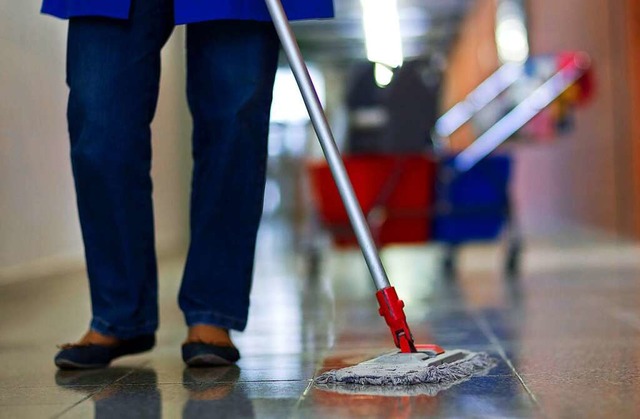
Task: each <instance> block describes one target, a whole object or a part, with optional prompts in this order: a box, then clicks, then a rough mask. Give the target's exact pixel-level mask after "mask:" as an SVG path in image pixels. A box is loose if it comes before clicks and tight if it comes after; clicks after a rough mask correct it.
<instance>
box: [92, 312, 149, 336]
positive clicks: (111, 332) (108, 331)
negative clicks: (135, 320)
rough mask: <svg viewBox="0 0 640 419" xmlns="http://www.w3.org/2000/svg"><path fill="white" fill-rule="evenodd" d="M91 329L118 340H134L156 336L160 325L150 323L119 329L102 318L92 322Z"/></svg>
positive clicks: (94, 319)
mask: <svg viewBox="0 0 640 419" xmlns="http://www.w3.org/2000/svg"><path fill="white" fill-rule="evenodd" d="M91 329H93V330H95V331H96V332H98V333H102V334H103V335H107V336H113V337H116V338H118V339H132V338H135V337H138V336H142V335H153V334H155V332H156V330H157V329H158V323H157V322H150V323H145V324H142V325H140V326H136V327H117V326H114V325H112V324H109V323H108V322H106V321H104V320H102V319H100V318H96V317H94V318H93V319H92V320H91Z"/></svg>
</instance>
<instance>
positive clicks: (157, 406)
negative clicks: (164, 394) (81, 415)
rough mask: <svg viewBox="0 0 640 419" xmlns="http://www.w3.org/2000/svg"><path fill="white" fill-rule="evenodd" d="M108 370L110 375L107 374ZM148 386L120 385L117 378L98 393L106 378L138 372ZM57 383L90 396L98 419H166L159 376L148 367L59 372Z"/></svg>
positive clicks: (95, 416)
mask: <svg viewBox="0 0 640 419" xmlns="http://www.w3.org/2000/svg"><path fill="white" fill-rule="evenodd" d="M107 371H108V372H107ZM134 372H135V374H136V375H137V376H139V377H140V378H141V379H143V380H144V382H145V383H146V384H144V385H140V386H127V385H119V384H118V381H119V379H117V380H116V381H114V382H113V383H111V384H110V385H107V386H104V387H103V388H101V389H100V390H98V391H95V389H94V387H93V386H94V385H95V383H96V382H99V381H101V380H104V377H105V375H120V374H121V375H122V377H126V376H127V375H129V374H132V373H134ZM56 384H57V385H58V386H60V387H62V388H64V389H67V390H70V391H74V392H78V393H83V394H86V395H87V396H89V398H90V400H91V402H92V403H93V406H94V415H93V417H94V418H96V419H107V418H118V419H129V418H131V419H134V418H148V419H156V418H157V419H159V418H162V417H163V416H162V402H161V397H160V390H159V388H158V381H157V374H156V372H155V371H154V370H153V369H148V368H137V369H133V370H132V369H129V368H117V367H115V368H111V369H109V370H87V371H82V370H80V371H58V372H57V373H56Z"/></svg>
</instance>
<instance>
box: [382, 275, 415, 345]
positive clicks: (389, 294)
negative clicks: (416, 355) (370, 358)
mask: <svg viewBox="0 0 640 419" xmlns="http://www.w3.org/2000/svg"><path fill="white" fill-rule="evenodd" d="M376 298H377V299H378V304H380V310H379V312H380V315H381V316H382V317H384V320H385V321H386V322H387V326H389V328H390V329H391V334H392V335H393V340H394V342H395V344H396V346H397V347H398V348H400V350H401V351H402V352H405V353H408V352H417V351H416V347H415V345H414V344H413V336H412V335H411V330H409V325H408V324H407V318H406V316H405V314H404V310H403V308H404V303H403V302H402V300H400V299H399V298H398V294H397V293H396V289H395V288H394V287H387V288H383V289H381V290H380V291H378V292H377V293H376Z"/></svg>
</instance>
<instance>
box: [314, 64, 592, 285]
mask: <svg viewBox="0 0 640 419" xmlns="http://www.w3.org/2000/svg"><path fill="white" fill-rule="evenodd" d="M533 79H535V81H534V82H532V80H533ZM522 83H528V84H529V86H530V87H529V90H528V91H527V90H526V89H523V88H522V86H519V85H518V84H522ZM592 85H593V80H592V75H591V73H590V60H589V57H588V56H586V55H585V54H583V53H562V54H557V55H553V56H544V57H537V58H533V59H531V60H530V61H529V62H527V63H525V64H506V65H504V66H503V67H501V68H500V69H499V70H498V71H497V72H496V73H494V74H493V75H492V76H491V77H489V78H488V79H487V80H485V81H484V82H483V83H482V84H481V85H479V86H478V87H477V88H476V89H475V90H474V91H473V92H471V93H470V94H469V95H468V96H467V97H466V98H465V100H464V101H462V102H460V103H458V104H456V105H455V106H454V107H452V108H451V109H450V110H449V111H448V112H446V113H445V114H444V115H443V116H442V117H440V118H439V119H438V121H437V123H436V127H435V132H434V134H433V145H434V147H433V149H432V150H431V151H430V152H429V153H416V154H404V155H390V154H385V155H379V154H377V155H376V154H371V155H356V156H346V157H344V159H343V160H344V165H345V167H346V170H347V172H348V174H349V177H350V178H351V180H352V182H353V185H354V190H355V194H356V196H357V198H358V201H359V202H360V204H361V206H362V209H363V212H364V214H365V216H366V218H367V221H368V224H369V226H370V228H371V232H372V236H373V239H374V241H375V243H376V245H377V246H378V247H382V246H385V245H388V244H394V243H401V244H411V243H425V242H429V241H433V242H437V243H441V244H443V245H444V248H445V257H444V260H443V267H444V270H445V272H446V273H453V272H454V270H455V266H456V255H457V254H458V250H459V248H460V246H461V245H463V244H465V243H469V242H478V241H491V240H496V239H497V238H499V237H500V236H502V235H504V236H505V237H506V251H505V262H504V269H505V273H506V274H507V275H509V276H514V275H516V274H517V273H518V271H519V268H520V260H521V257H520V255H521V253H522V249H523V245H522V238H521V234H520V229H519V228H518V223H517V218H516V211H515V210H514V204H513V200H512V198H511V193H510V179H511V178H512V173H513V161H512V157H511V155H510V154H509V153H508V152H499V151H498V152H497V151H496V150H498V149H499V148H500V147H501V146H502V145H503V144H505V143H507V142H520V143H521V142H523V138H527V139H528V141H542V140H545V139H548V138H549V137H551V136H557V134H558V133H559V132H562V131H563V130H566V129H567V126H569V124H570V123H571V115H572V112H571V111H572V110H573V109H574V108H575V107H576V106H577V105H582V104H584V103H586V102H587V100H588V99H589V97H590V95H591V92H592V91H593V87H592ZM514 87H517V88H514ZM511 90H515V91H516V92H517V94H515V95H514V94H511V95H510V93H511ZM483 112H484V114H485V115H483V116H484V118H482V119H483V120H487V119H489V118H487V116H486V113H492V114H493V115H490V117H491V118H492V119H493V120H494V121H495V120H497V122H495V123H493V125H491V126H489V127H488V128H485V129H484V132H483V133H482V134H481V135H479V136H478V137H477V138H476V139H475V140H474V141H472V142H471V143H470V144H469V145H467V146H466V147H464V148H463V149H461V150H458V151H457V152H454V151H453V149H454V148H453V147H452V146H451V144H450V138H451V137H452V135H453V134H454V133H455V132H456V131H457V130H458V129H460V128H461V127H462V126H463V125H465V124H467V123H469V122H472V121H473V119H474V117H475V116H477V115H479V114H481V113H483ZM516 134H518V135H516ZM308 172H309V175H310V176H309V177H310V182H311V189H312V198H313V203H314V205H315V210H316V213H317V217H318V219H319V221H320V224H321V225H322V226H323V228H324V229H326V230H327V231H328V232H329V234H330V236H331V238H332V240H333V242H334V243H335V245H337V246H338V247H344V246H351V245H355V244H356V238H355V236H354V234H353V230H352V229H351V227H350V225H349V219H348V217H347V213H346V211H345V209H344V207H343V206H342V203H341V200H340V196H339V193H338V190H337V189H336V187H335V185H334V183H333V181H332V178H331V174H330V171H329V167H328V166H327V164H326V163H325V162H324V161H313V162H310V163H309V164H308Z"/></svg>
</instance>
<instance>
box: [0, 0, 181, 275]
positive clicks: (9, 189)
mask: <svg viewBox="0 0 640 419" xmlns="http://www.w3.org/2000/svg"><path fill="white" fill-rule="evenodd" d="M39 8H40V1H39V0H0V283H2V282H7V281H14V280H19V279H21V278H24V277H28V276H33V275H40V274H53V273H61V272H64V271H65V270H77V269H81V268H82V266H83V265H82V263H83V262H82V260H83V256H82V255H83V251H82V241H81V237H80V229H79V226H78V222H77V212H76V207H75V196H74V189H73V182H72V177H71V167H70V162H69V158H68V152H69V146H68V138H67V127H66V119H65V112H66V97H67V87H66V85H65V74H64V66H65V42H66V27H67V25H66V22H64V21H60V20H57V19H54V18H51V17H47V16H42V15H40V14H39ZM182 45H183V32H182V30H180V29H179V30H178V31H176V33H174V36H173V38H172V40H171V41H170V42H169V44H168V45H167V47H166V48H165V50H164V52H163V58H164V62H163V81H162V87H161V93H160V102H159V107H158V112H157V115H156V120H155V122H154V126H153V131H154V140H153V142H154V169H153V177H154V198H155V205H156V231H157V245H158V248H159V250H160V251H161V252H163V251H164V252H166V251H170V250H175V249H180V248H182V246H183V243H184V242H185V239H186V236H187V230H186V225H187V202H188V200H187V195H188V190H189V182H188V173H189V164H190V163H189V157H188V156H189V149H190V146H189V131H190V121H189V117H188V113H187V111H186V105H185V102H184V96H185V95H184V65H183V61H184V60H183V48H182Z"/></svg>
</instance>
